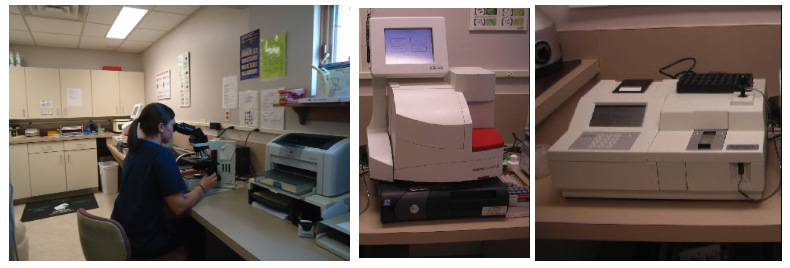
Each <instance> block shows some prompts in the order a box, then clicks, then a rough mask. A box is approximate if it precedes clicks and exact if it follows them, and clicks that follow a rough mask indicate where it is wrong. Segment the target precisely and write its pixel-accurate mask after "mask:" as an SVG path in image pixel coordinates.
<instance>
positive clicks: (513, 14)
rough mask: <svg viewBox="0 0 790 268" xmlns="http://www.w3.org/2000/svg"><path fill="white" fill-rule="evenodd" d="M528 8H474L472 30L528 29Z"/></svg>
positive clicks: (471, 14) (470, 17)
mask: <svg viewBox="0 0 790 268" xmlns="http://www.w3.org/2000/svg"><path fill="white" fill-rule="evenodd" d="M528 14H529V13H528V12H527V9H526V8H472V9H470V10H469V30H470V31H527V16H528Z"/></svg>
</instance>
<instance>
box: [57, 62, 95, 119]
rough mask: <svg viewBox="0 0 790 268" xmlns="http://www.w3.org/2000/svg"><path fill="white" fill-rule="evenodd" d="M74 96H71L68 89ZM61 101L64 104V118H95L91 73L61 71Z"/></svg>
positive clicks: (87, 71)
mask: <svg viewBox="0 0 790 268" xmlns="http://www.w3.org/2000/svg"><path fill="white" fill-rule="evenodd" d="M70 88H71V89H79V90H71V93H72V94H69V90H68V89H70ZM60 99H61V103H62V104H63V118H76V117H91V116H93V102H92V101H91V71H90V70H76V69H60Z"/></svg>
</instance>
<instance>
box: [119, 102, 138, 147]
mask: <svg viewBox="0 0 790 268" xmlns="http://www.w3.org/2000/svg"><path fill="white" fill-rule="evenodd" d="M142 111H143V104H142V103H138V104H135V105H134V108H132V114H131V116H130V117H129V121H127V122H124V123H123V125H121V135H120V137H121V141H123V142H124V143H126V141H127V140H128V139H129V129H130V128H131V126H132V122H134V120H135V119H137V118H139V117H140V113H141V112H142ZM117 125H118V123H115V124H114V125H113V129H115V127H117ZM137 136H138V137H143V131H142V130H141V129H140V126H137Z"/></svg>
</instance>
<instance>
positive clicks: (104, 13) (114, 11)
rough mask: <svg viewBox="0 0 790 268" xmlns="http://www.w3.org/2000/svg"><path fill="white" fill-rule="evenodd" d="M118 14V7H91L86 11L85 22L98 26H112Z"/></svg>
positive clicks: (119, 8) (119, 10) (119, 9)
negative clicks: (98, 24) (97, 24)
mask: <svg viewBox="0 0 790 268" xmlns="http://www.w3.org/2000/svg"><path fill="white" fill-rule="evenodd" d="M119 13H121V7H119V6H93V5H92V6H91V7H90V9H89V10H88V18H87V19H86V20H85V21H86V22H93V23H100V24H113V23H114V22H115V18H117V17H118V14H119Z"/></svg>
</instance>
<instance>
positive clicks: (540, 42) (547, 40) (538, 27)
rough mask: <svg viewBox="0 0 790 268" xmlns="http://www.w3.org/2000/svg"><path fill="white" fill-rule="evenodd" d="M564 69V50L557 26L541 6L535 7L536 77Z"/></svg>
mask: <svg viewBox="0 0 790 268" xmlns="http://www.w3.org/2000/svg"><path fill="white" fill-rule="evenodd" d="M560 69H562V52H561V51H560V38H559V37H558V36H557V26H556V25H555V24H554V21H553V20H552V19H551V18H549V16H546V14H545V13H543V11H541V10H540V9H539V8H536V9H535V77H536V78H540V77H543V76H546V75H548V74H551V73H553V72H556V71H558V70H560Z"/></svg>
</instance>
